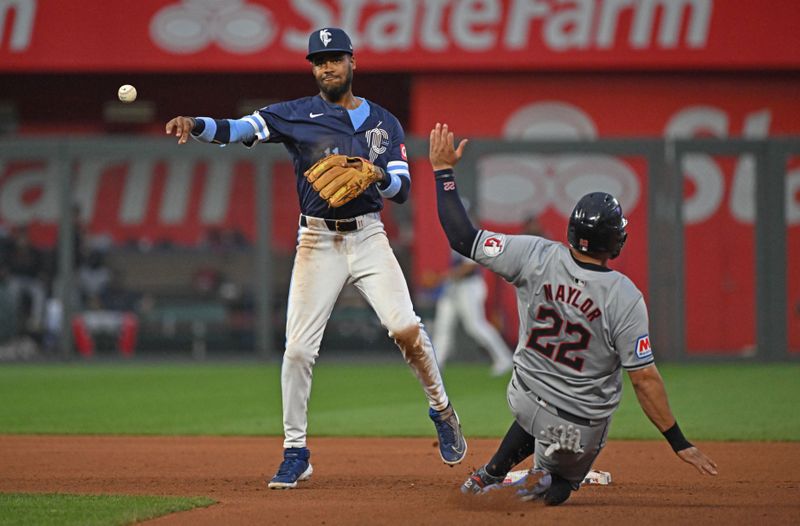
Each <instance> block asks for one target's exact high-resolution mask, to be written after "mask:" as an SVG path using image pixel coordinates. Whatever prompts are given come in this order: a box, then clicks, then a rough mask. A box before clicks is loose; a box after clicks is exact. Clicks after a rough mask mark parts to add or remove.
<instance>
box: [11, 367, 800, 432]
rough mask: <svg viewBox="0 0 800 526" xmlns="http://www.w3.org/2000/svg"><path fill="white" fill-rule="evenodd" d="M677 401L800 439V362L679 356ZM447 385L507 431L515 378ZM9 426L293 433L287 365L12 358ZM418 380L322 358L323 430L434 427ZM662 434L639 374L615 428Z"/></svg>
mask: <svg viewBox="0 0 800 526" xmlns="http://www.w3.org/2000/svg"><path fill="white" fill-rule="evenodd" d="M660 370H661V373H662V375H663V376H664V379H665V381H666V384H667V390H668V392H669V395H670V400H671V403H672V407H673V410H674V412H675V413H676V415H677V416H678V420H679V422H680V424H681V427H682V428H683V429H684V431H685V432H686V434H687V436H689V437H690V438H691V439H694V440H792V441H796V440H800V416H798V412H797V407H798V406H800V364H794V363H792V364H769V365H760V364H732V363H728V364H703V365H695V364H692V365H677V364H667V365H662V366H661V367H660ZM445 384H446V386H447V389H448V392H449V394H450V397H451V399H452V400H453V402H454V404H455V406H456V409H457V410H458V412H459V415H460V417H461V421H462V424H463V427H464V432H465V433H466V434H467V436H469V437H497V436H501V435H503V434H504V433H505V431H506V429H507V428H508V426H509V424H510V423H511V416H510V413H509V411H508V407H507V406H506V400H505V385H506V380H505V379H497V378H490V377H489V375H488V366H485V365H481V364H476V365H472V364H470V365H460V364H452V365H450V366H449V367H448V368H447V370H446V372H445ZM0 400H2V403H0V433H34V434H136V435H282V427H281V422H282V419H281V400H280V370H279V366H278V365H276V364H258V363H245V364H235V365H231V364H229V363H225V364H220V363H206V364H200V365H197V364H145V365H141V364H136V363H121V364H118V365H94V364H69V365H42V364H32V365H17V364H14V365H9V364H6V365H2V366H0ZM432 433H433V428H432V426H431V423H430V421H429V420H428V417H427V410H426V402H425V399H424V397H423V394H422V390H421V389H420V387H419V385H418V383H417V380H416V379H415V378H414V377H413V376H412V374H411V372H410V370H409V369H408V368H407V367H406V366H405V365H404V364H400V363H392V364H355V363H354V364H346V363H319V364H317V366H316V367H315V369H314V387H313V392H312V396H311V403H310V411H309V434H310V435H312V436H426V437H427V436H431V434H432ZM659 437H660V435H659V434H658V432H657V431H656V430H655V428H653V426H652V425H651V424H650V423H649V421H648V420H647V418H646V417H645V416H644V414H643V413H642V411H641V409H640V408H639V406H638V404H637V402H636V398H635V396H634V394H633V390H632V389H631V387H630V384H629V383H627V380H626V385H625V390H624V395H623V402H622V405H621V407H620V409H619V410H618V411H617V413H616V414H615V416H614V421H613V424H612V427H611V438H612V439H613V438H616V439H651V438H659Z"/></svg>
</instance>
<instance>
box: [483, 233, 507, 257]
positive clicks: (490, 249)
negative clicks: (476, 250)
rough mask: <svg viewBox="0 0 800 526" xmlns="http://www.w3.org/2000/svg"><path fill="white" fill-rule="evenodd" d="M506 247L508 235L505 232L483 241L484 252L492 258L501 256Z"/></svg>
mask: <svg viewBox="0 0 800 526" xmlns="http://www.w3.org/2000/svg"><path fill="white" fill-rule="evenodd" d="M505 248H506V236H504V235H503V234H497V235H494V236H489V237H487V238H486V239H485V240H484V241H483V253H484V254H486V256H487V257H490V258H493V257H496V256H499V255H500V254H502V253H503V250H504V249H505Z"/></svg>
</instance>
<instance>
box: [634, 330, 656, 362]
mask: <svg viewBox="0 0 800 526" xmlns="http://www.w3.org/2000/svg"><path fill="white" fill-rule="evenodd" d="M652 356H653V349H652V348H651V347H650V335H649V334H645V335H644V336H639V337H638V338H637V339H636V357H637V358H639V359H640V360H644V359H645V358H650V357H652Z"/></svg>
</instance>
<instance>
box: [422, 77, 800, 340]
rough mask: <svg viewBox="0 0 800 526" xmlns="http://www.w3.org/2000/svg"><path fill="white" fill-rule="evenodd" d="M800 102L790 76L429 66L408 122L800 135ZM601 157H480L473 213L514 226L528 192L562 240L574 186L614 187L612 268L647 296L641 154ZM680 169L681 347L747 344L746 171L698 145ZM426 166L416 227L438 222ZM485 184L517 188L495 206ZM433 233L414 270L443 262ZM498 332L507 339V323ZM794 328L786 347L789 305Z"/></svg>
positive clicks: (796, 208) (792, 178)
mask: <svg viewBox="0 0 800 526" xmlns="http://www.w3.org/2000/svg"><path fill="white" fill-rule="evenodd" d="M799 111H800V84H799V83H798V82H797V81H796V79H795V78H793V77H788V78H781V77H769V76H766V77H758V76H750V77H743V76H735V77H733V76H713V75H706V76H678V75H645V74H625V75H601V74H597V75H578V74H573V75H555V74H553V75H545V76H541V75H538V76H537V75H514V76H505V77H486V76H472V75H451V76H430V77H423V78H420V79H419V80H418V82H416V84H415V86H414V90H413V102H412V120H413V126H412V131H413V132H414V133H417V134H420V135H426V134H427V133H428V132H429V131H430V127H431V126H432V125H433V124H434V123H436V122H446V123H448V124H449V125H450V127H451V129H452V130H453V131H455V133H456V134H457V136H458V138H461V137H481V136H492V137H507V138H523V137H529V138H553V137H561V138H584V139H589V138H594V137H612V136H629V137H635V136H665V135H666V136H677V137H693V136H718V137H742V136H743V137H750V138H762V137H766V136H769V135H779V134H797V133H800V121H798V120H797V119H796V115H797V114H798V112H799ZM468 147H469V146H468ZM537 161H538V164H537ZM547 162H549V163H550V164H549V166H548V165H547ZM602 162H603V161H602V160H599V161H595V163H594V166H585V167H583V168H581V169H579V170H577V171H576V170H575V169H570V168H569V162H568V161H565V160H564V159H563V158H562V159H554V158H552V157H551V158H550V161H547V160H544V161H542V160H541V159H539V160H537V159H535V158H534V159H533V160H532V161H531V160H529V162H528V163H527V165H522V166H521V167H518V168H514V167H513V166H512V167H509V164H508V163H506V165H503V164H502V163H499V164H498V163H490V167H489V169H488V171H485V172H483V173H480V175H479V177H480V178H481V179H482V180H489V181H490V184H489V185H488V186H480V188H481V195H480V197H479V200H480V201H481V220H482V222H483V224H484V225H485V226H486V227H487V228H494V229H499V230H502V231H507V232H514V231H518V229H519V225H520V223H521V221H522V220H523V219H524V216H525V214H526V212H525V211H524V208H525V207H524V205H525V201H526V200H528V201H529V202H530V205H531V211H532V212H536V213H538V214H542V220H543V223H544V224H545V226H546V227H547V228H548V229H549V230H550V231H551V232H552V233H553V234H554V236H555V238H556V239H561V240H563V239H564V237H565V234H564V228H565V224H566V217H567V215H568V213H569V210H570V209H571V206H572V205H574V203H575V201H576V200H577V199H578V198H579V197H580V195H582V194H583V193H586V192H589V191H592V190H596V189H606V190H607V191H612V193H615V194H617V195H618V196H620V199H621V201H622V205H623V208H624V209H625V210H626V213H627V214H629V215H630V217H631V236H630V238H629V239H630V241H629V244H628V245H627V246H626V249H625V251H624V253H623V256H622V257H620V259H619V260H618V261H616V262H614V264H613V266H614V267H615V268H617V269H619V270H621V271H623V272H625V273H626V274H628V275H629V276H630V277H631V278H632V279H633V280H634V282H636V283H637V285H638V286H639V288H640V289H642V290H643V292H645V293H646V291H647V276H646V269H647V259H646V258H647V253H646V243H647V241H648V240H646V239H645V237H646V232H647V229H646V222H645V218H646V203H647V199H646V195H647V188H646V184H645V180H644V173H645V172H644V168H643V165H642V164H641V161H638V162H639V163H640V164H638V165H637V164H636V162H633V160H631V159H625V160H621V162H619V163H617V164H613V163H612V164H610V165H609V166H607V167H603V166H602ZM605 162H609V160H608V159H606V161H605ZM543 163H544V164H545V165H544V166H542V164H543ZM565 165H566V166H565ZM492 169H494V170H495V172H497V171H502V172H503V173H504V174H505V175H508V174H509V173H511V175H513V177H510V178H509V177H501V178H497V177H493V174H492ZM684 169H685V174H684V175H685V178H686V184H685V196H684V197H685V207H684V217H685V221H686V233H685V240H686V244H685V251H686V256H687V263H686V269H685V270H686V298H687V302H686V319H687V329H688V342H687V343H688V347H689V350H690V351H691V352H695V353H697V352H703V351H706V350H715V351H716V350H724V351H727V352H731V353H747V352H749V350H750V349H751V348H752V346H753V344H754V341H755V320H754V302H755V299H754V295H755V290H754V278H753V273H754V265H755V262H754V253H753V218H754V213H755V212H754V202H753V188H754V185H755V184H756V183H757V181H755V171H754V169H753V166H752V164H751V160H749V159H747V157H746V156H742V157H738V158H727V159H725V158H711V157H708V156H696V157H693V158H692V159H691V160H690V161H689V162H688V164H685V165H684ZM581 170H583V173H582V174H581ZM426 172H429V167H428V166H425V163H418V165H417V166H416V172H415V173H416V175H415V177H416V180H417V184H416V185H415V188H414V192H415V193H414V198H415V204H416V206H415V211H416V221H417V229H418V230H419V229H420V228H423V227H424V225H430V224H436V222H437V218H436V212H435V202H434V194H433V191H432V184H426V182H425V181H424V179H423V178H424V177H426V175H427V174H426ZM495 175H496V174H495ZM420 179H423V181H422V184H419V182H420ZM491 181H498V183H505V184H509V185H515V186H514V187H513V189H512V190H513V191H511V192H508V193H507V197H506V199H507V200H508V204H507V206H503V201H502V200H499V201H498V200H495V199H493V197H494V196H493V195H492V194H493V193H494V192H497V191H498V189H497V187H496V186H495V187H493V186H491V184H492V183H491ZM799 186H800V170H797V169H796V166H790V167H789V171H788V173H787V188H788V189H789V198H788V200H787V201H788V202H787V203H786V204H785V206H786V209H787V217H788V221H789V229H788V231H787V233H786V235H787V236H788V237H787V241H788V244H787V246H788V247H789V249H788V254H787V257H788V259H789V261H796V260H797V255H798V251H800V193H798V192H797V188H798V187H799ZM542 195H544V196H546V197H545V198H542V197H541V196H542ZM515 200H517V201H519V202H516V203H515ZM493 201H494V202H493ZM487 202H488V205H486V203H487ZM780 205H781V204H780V203H776V206H780ZM515 214H516V215H515ZM498 217H499V218H501V220H498ZM776 235H780V234H776ZM656 242H657V241H656ZM443 243H444V237H443V236H442V235H441V233H438V234H436V235H429V236H426V238H424V239H423V240H420V242H419V243H418V245H419V246H420V248H421V250H418V251H417V259H416V265H417V270H420V271H421V270H423V269H426V268H431V267H441V266H442V265H444V264H445V262H446V255H445V256H443V255H442V254H441V253H442V249H441V246H442V244H443ZM789 285H790V290H789V296H790V298H789V302H790V305H796V304H798V302H799V301H800V291H798V288H797V287H796V286H794V285H796V284H795V283H794V280H792V279H791V278H790V282H789ZM497 294H499V295H503V296H504V297H505V298H506V299H504V300H502V301H501V303H502V304H503V305H504V318H505V319H507V320H510V323H512V324H513V323H514V319H513V318H515V313H514V307H513V302H512V301H511V300H510V299H509V298H510V295H509V294H508V291H500V292H497ZM495 301H496V300H495ZM506 335H507V336H508V337H512V336H513V331H508V332H506ZM790 339H791V346H792V347H794V348H798V347H800V323H798V320H797V317H796V316H792V317H791V321H790Z"/></svg>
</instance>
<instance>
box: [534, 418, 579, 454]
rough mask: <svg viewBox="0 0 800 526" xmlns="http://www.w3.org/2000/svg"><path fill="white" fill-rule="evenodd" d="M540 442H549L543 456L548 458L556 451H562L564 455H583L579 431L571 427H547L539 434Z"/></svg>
mask: <svg viewBox="0 0 800 526" xmlns="http://www.w3.org/2000/svg"><path fill="white" fill-rule="evenodd" d="M539 435H541V437H542V440H543V441H545V442H550V445H549V446H547V449H546V450H545V451H544V455H545V456H546V457H549V456H550V455H552V454H553V453H554V452H556V451H563V452H564V453H583V448H582V447H581V430H580V429H577V428H575V427H573V426H571V425H569V426H567V427H566V428H565V427H564V425H563V424H561V425H559V426H552V425H551V426H547V429H546V430H544V429H543V430H542V431H540V432H539Z"/></svg>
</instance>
